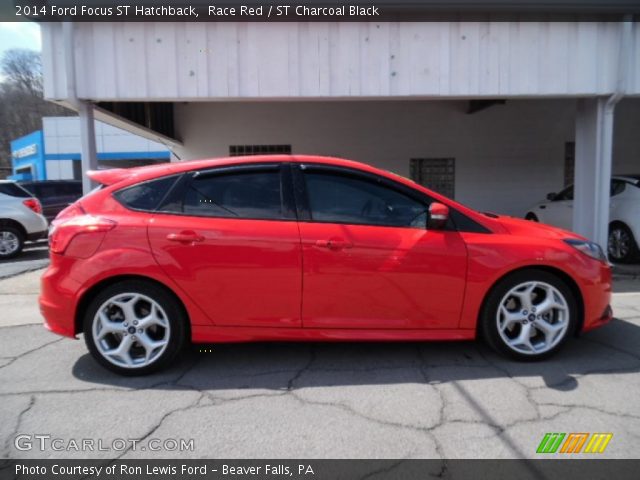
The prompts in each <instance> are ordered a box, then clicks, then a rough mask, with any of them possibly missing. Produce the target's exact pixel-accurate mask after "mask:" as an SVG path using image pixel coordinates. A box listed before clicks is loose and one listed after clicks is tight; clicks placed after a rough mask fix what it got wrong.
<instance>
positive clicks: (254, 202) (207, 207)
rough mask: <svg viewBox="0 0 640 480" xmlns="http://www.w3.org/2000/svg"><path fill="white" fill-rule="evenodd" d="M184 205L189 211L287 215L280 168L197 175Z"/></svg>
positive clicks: (233, 215) (255, 216)
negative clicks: (284, 211)
mask: <svg viewBox="0 0 640 480" xmlns="http://www.w3.org/2000/svg"><path fill="white" fill-rule="evenodd" d="M182 205H183V207H182V211H183V213H185V214H187V215H197V216H206V217H229V218H253V219H266V220H270V219H281V218H284V215H283V202H282V188H281V185H280V170H279V169H269V170H260V171H255V170H252V171H244V172H237V171H236V172H227V173H219V172H212V173H209V174H207V173H205V174H200V175H197V176H195V177H194V178H193V179H191V181H190V182H189V184H188V185H187V186H186V191H185V194H184V200H183V202H182ZM163 210H165V211H166V210H167V209H166V208H163Z"/></svg>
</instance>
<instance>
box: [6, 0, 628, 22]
mask: <svg viewBox="0 0 640 480" xmlns="http://www.w3.org/2000/svg"><path fill="white" fill-rule="evenodd" d="M639 13H640V0H613V1H606V0H559V1H552V2H544V1H532V0H493V1H484V0H464V1H443V0H400V1H391V0H379V1H376V0H356V1H348V0H297V1H287V0H217V1H216V0H191V1H189V0H143V1H135V2H134V1H128V0H55V1H53V0H9V1H3V2H2V4H1V5H0V20H2V21H40V22H51V21H76V22H82V21H91V22H101V21H109V22H113V21H117V22H127V21H135V22H145V21H180V22H182V21H187V22H203V21H204V22H225V21H234V22H256V21H260V22H264V21H270V22H290V21H322V22H327V21H331V22H334V21H349V22H357V21H381V22H385V21H414V22H415V21H454V20H455V21H466V20H469V21H472V20H476V21H485V20H491V21H511V20H520V21H556V20H558V21H571V20H581V21H591V20H593V21H603V20H611V21H615V20H620V19H621V17H622V16H623V15H628V14H639Z"/></svg>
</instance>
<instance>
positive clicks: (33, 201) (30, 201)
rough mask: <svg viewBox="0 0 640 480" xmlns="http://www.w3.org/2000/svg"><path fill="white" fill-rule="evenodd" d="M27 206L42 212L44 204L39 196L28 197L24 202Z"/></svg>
mask: <svg viewBox="0 0 640 480" xmlns="http://www.w3.org/2000/svg"><path fill="white" fill-rule="evenodd" d="M22 203H23V204H24V206H25V207H27V208H30V209H31V210H33V211H34V212H36V213H42V205H40V201H39V200H38V199H37V198H27V199H26V200H24V201H23V202H22Z"/></svg>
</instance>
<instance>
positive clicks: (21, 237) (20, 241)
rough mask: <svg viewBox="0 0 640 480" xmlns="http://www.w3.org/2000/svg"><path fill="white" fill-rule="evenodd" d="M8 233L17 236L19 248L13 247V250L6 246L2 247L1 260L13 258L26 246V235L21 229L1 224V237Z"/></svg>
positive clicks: (0, 250)
mask: <svg viewBox="0 0 640 480" xmlns="http://www.w3.org/2000/svg"><path fill="white" fill-rule="evenodd" d="M7 234H8V235H10V236H12V237H13V238H15V239H16V240H17V242H18V245H17V248H15V249H12V250H11V251H7V250H6V249H4V248H2V249H0V260H5V259H7V258H13V257H15V256H16V255H18V254H19V253H20V252H21V251H22V249H23V248H24V235H23V234H22V232H21V231H20V230H19V229H17V228H16V227H11V226H8V225H3V226H0V239H2V238H4V236H5V235H7Z"/></svg>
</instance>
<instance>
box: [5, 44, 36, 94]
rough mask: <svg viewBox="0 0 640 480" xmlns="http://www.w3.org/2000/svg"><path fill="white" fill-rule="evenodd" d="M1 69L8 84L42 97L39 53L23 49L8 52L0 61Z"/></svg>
mask: <svg viewBox="0 0 640 480" xmlns="http://www.w3.org/2000/svg"><path fill="white" fill-rule="evenodd" d="M0 69H1V70H2V74H3V75H4V77H5V78H6V80H5V81H6V82H8V83H10V84H13V85H14V86H16V87H17V88H19V89H21V90H24V91H26V92H29V93H30V94H31V95H34V96H39V97H42V60H41V59H40V54H39V53H38V52H35V51H33V50H25V49H22V48H14V49H11V50H7V51H6V52H5V53H4V56H3V57H2V60H1V61H0Z"/></svg>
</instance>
